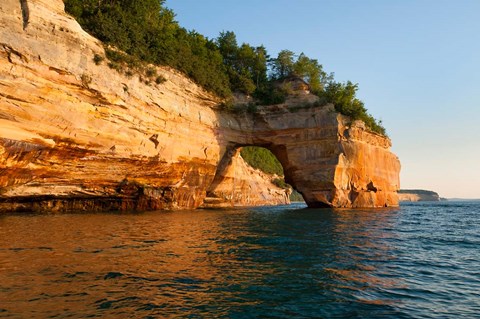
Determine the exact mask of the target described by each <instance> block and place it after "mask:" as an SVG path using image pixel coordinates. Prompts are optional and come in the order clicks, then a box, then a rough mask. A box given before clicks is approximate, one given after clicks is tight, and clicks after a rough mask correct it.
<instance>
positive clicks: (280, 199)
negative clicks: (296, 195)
mask: <svg viewBox="0 0 480 319" xmlns="http://www.w3.org/2000/svg"><path fill="white" fill-rule="evenodd" d="M233 152H234V154H232V155H231V157H230V156H225V157H224V161H222V162H220V163H219V165H218V168H217V174H216V175H215V178H214V180H213V182H212V184H211V185H210V187H209V188H208V192H207V197H206V198H205V200H204V203H203V205H202V207H205V208H211V207H215V208H218V207H231V206H262V205H285V204H290V194H291V193H292V190H291V189H290V188H280V187H278V186H276V185H274V184H273V183H272V181H273V180H274V179H276V178H279V176H276V175H270V174H266V173H264V172H262V171H260V170H257V169H254V168H253V167H251V166H250V165H248V164H247V163H246V162H245V161H244V160H243V158H242V157H241V155H240V149H239V148H238V149H234V150H233Z"/></svg>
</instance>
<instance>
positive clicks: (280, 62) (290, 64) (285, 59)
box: [273, 50, 295, 79]
mask: <svg viewBox="0 0 480 319" xmlns="http://www.w3.org/2000/svg"><path fill="white" fill-rule="evenodd" d="M294 58H295V53H293V52H292V51H290V50H282V51H280V52H279V53H278V56H277V58H276V59H274V61H273V74H274V78H276V79H282V78H285V77H287V76H289V75H291V74H292V73H293V68H294V64H295V62H294Z"/></svg>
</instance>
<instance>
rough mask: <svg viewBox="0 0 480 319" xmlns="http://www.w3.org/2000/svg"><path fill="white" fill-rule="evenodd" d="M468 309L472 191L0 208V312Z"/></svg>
mask: <svg viewBox="0 0 480 319" xmlns="http://www.w3.org/2000/svg"><path fill="white" fill-rule="evenodd" d="M95 317H99V318H170V317H175V318H460V317H461V318H480V202H438V203H419V204H406V205H403V206H402V207H400V208H398V209H382V210H329V209H323V210H320V209H305V207H304V205H303V204H294V205H291V206H278V207H263V208H248V209H230V210H197V211H179V212H148V213H131V214H125V213H122V214H116V213H92V214H67V215H0V318H95Z"/></svg>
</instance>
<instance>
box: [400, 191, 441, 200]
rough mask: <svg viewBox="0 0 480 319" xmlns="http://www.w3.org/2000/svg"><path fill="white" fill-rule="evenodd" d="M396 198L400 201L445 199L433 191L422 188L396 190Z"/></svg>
mask: <svg viewBox="0 0 480 319" xmlns="http://www.w3.org/2000/svg"><path fill="white" fill-rule="evenodd" d="M398 199H399V201H400V202H425V201H431V202H439V201H444V200H447V199H446V198H442V197H440V195H438V193H436V192H434V191H429V190H424V189H401V190H399V191H398Z"/></svg>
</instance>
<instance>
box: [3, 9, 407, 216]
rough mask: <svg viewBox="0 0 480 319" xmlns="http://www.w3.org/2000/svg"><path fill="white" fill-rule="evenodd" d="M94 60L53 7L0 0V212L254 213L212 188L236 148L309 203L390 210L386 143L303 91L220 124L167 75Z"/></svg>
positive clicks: (248, 200)
mask: <svg viewBox="0 0 480 319" xmlns="http://www.w3.org/2000/svg"><path fill="white" fill-rule="evenodd" d="M95 55H99V56H102V57H104V56H105V52H104V48H103V46H102V44H101V43H100V42H99V41H98V40H96V39H95V38H93V37H91V36H90V35H88V34H87V33H85V32H84V31H83V30H82V29H81V27H80V26H79V25H78V23H77V22H76V21H75V20H74V19H73V18H71V17H70V16H68V15H67V14H65V12H64V8H63V2H62V1H61V0H22V1H18V0H3V1H2V5H1V6H0V211H4V212H5V211H48V212H54V211H72V210H73V211H74V210H131V209H137V210H155V209H181V208H196V207H199V206H200V205H202V204H203V203H204V202H205V198H206V197H207V193H208V194H209V195H212V194H213V195H215V196H217V198H218V197H222V196H223V199H224V200H225V201H226V202H230V203H232V204H235V203H244V204H246V205H255V204H259V203H261V202H258V201H257V200H253V197H252V194H253V193H255V190H254V188H255V187H253V186H252V185H253V184H251V182H247V181H246V180H245V179H244V182H242V183H243V184H242V185H243V186H241V187H238V188H237V187H236V188H235V189H234V191H233V194H234V195H233V197H228V196H227V195H226V194H227V193H228V192H226V191H225V190H226V189H228V188H229V187H230V186H228V184H229V183H230V182H231V181H232V179H231V178H230V177H231V176H232V174H233V173H235V174H236V172H237V170H236V169H233V170H232V168H231V167H230V169H228V165H225V163H237V164H235V165H233V167H235V168H241V169H242V170H245V169H246V168H245V167H242V165H243V164H239V163H241V162H240V160H239V159H238V157H235V154H237V151H236V150H237V149H238V148H240V147H242V146H246V145H257V146H263V147H266V148H268V149H270V150H271V151H272V152H273V153H274V154H275V155H276V156H277V157H278V159H279V160H280V162H281V163H282V165H283V167H284V170H285V178H286V180H287V182H288V183H290V184H291V185H293V186H294V187H295V188H296V189H297V190H298V191H300V192H301V193H302V195H303V196H304V198H305V200H306V202H307V204H308V205H309V206H311V207H384V206H396V205H398V196H397V190H398V189H399V170H400V162H399V160H398V158H397V157H396V156H395V155H394V154H392V153H391V152H390V145H391V144H390V140H389V139H388V138H386V137H383V136H380V135H377V134H374V133H372V132H369V131H368V130H367V129H365V127H364V126H363V124H362V123H358V122H355V123H350V121H349V119H348V118H345V117H343V116H341V115H339V114H337V113H335V112H333V107H332V106H331V105H330V106H329V105H327V106H314V105H316V104H315V103H314V102H315V100H316V97H315V96H313V95H311V94H309V93H308V92H307V91H304V92H297V93H295V94H294V95H292V96H291V97H290V98H289V99H288V101H287V102H286V103H285V104H283V105H276V106H265V107H259V109H258V111H257V112H256V113H253V114H250V113H245V114H232V113H229V112H225V111H223V110H222V109H221V108H220V107H219V105H220V102H221V101H220V100H219V99H218V98H217V97H215V96H213V95H212V94H210V93H208V92H205V91H204V90H202V89H201V88H200V87H198V86H197V85H196V84H195V83H193V82H192V81H191V80H189V79H188V78H186V77H185V76H184V75H182V74H181V73H180V72H178V71H176V70H173V69H171V68H168V67H157V73H158V74H159V75H161V76H162V77H163V78H165V79H166V81H165V82H164V83H161V84H156V83H153V84H152V83H150V84H146V83H145V81H143V80H142V79H141V78H140V77H139V76H136V75H133V76H132V75H130V76H127V75H124V74H121V73H119V72H117V71H115V70H112V69H110V68H109V67H108V66H107V63H106V62H103V63H100V64H99V65H97V64H96V63H95V61H94V59H93V57H94V56H95ZM306 106H307V107H306ZM232 158H233V159H232ZM229 181H230V182H229ZM222 183H226V184H225V185H223V186H222ZM257 185H260V184H257ZM224 186H225V187H226V188H222V187H224ZM258 187H260V186H258ZM261 187H262V188H263V187H264V186H261ZM230 189H231V188H230ZM249 189H250V192H248V190H249ZM252 190H253V191H252ZM222 194H223V195H222ZM230 194H232V193H231V192H230ZM220 195H221V196H220ZM229 196H230V195H229ZM280 196H284V195H283V194H280ZM210 197H211V196H210ZM232 199H233V201H232ZM225 201H224V202H225ZM207 202H208V200H207ZM207 204H208V203H207Z"/></svg>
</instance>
